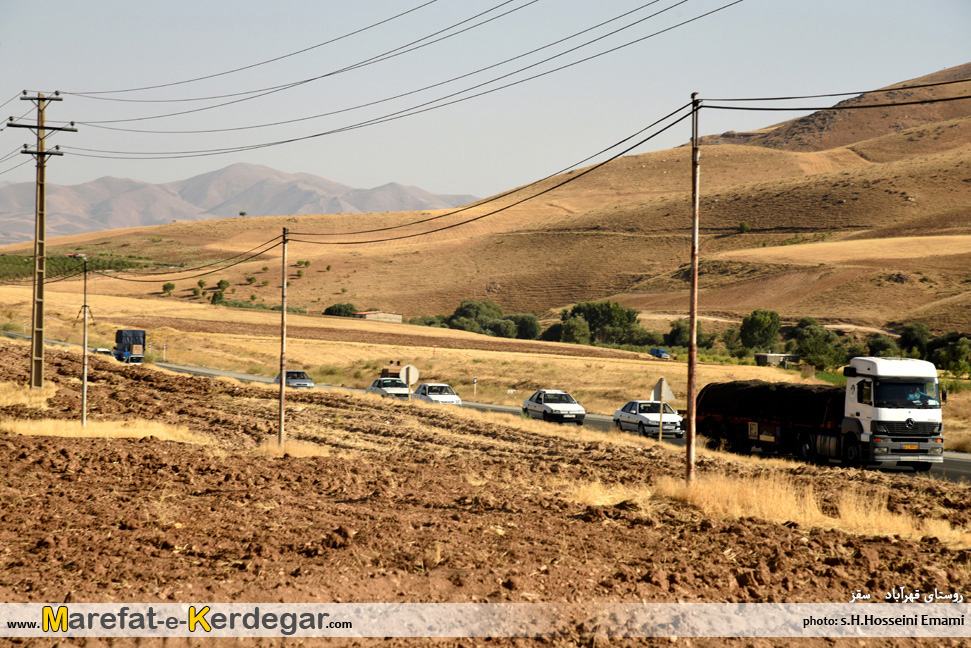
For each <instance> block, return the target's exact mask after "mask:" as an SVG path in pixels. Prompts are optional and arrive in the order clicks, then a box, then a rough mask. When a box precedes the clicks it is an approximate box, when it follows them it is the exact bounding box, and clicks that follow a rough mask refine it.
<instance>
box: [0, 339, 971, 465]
mask: <svg viewBox="0 0 971 648" xmlns="http://www.w3.org/2000/svg"><path fill="white" fill-rule="evenodd" d="M2 333H3V334H4V335H6V336H7V337H12V338H20V339H30V336H29V335H23V334H20V333H12V332H9V331H2ZM47 342H48V343H51V344H59V345H61V346H76V345H73V344H70V343H66V342H60V341H57V340H47ZM156 366H157V367H161V368H163V369H168V370H169V371H176V372H179V373H187V374H192V375H195V376H225V377H228V378H235V379H237V380H240V381H243V382H262V383H268V384H272V383H273V379H272V378H268V377H266V376H258V375H256V374H248V373H241V372H237V371H224V370H222V369H211V368H209V367H188V366H183V365H174V364H168V363H163V362H159V363H156ZM317 388H318V389H339V390H342V391H348V392H353V393H358V394H361V393H364V390H363V389H352V388H348V387H335V386H331V385H317ZM462 406H463V407H469V408H472V409H477V410H480V411H485V412H502V413H506V414H509V415H511V416H517V417H518V416H519V415H520V414H521V413H522V409H521V408H519V407H513V406H510V405H493V404H491V403H475V402H471V401H463V402H462ZM583 424H584V425H585V426H587V427H592V428H595V429H597V430H610V429H612V428H613V420H612V419H611V417H609V416H603V415H602V414H587V417H586V419H585V420H584V423H583ZM664 443H670V444H672V445H676V446H680V447H684V445H685V440H684V439H683V438H682V439H675V438H671V439H667V438H665V439H664ZM867 470H882V471H885V472H894V473H911V474H914V470H913V469H912V468H897V467H896V466H894V467H886V468H867ZM928 474H930V475H931V476H932V477H936V478H938V479H944V480H948V481H952V482H959V481H962V480H964V481H968V482H971V455H967V454H965V453H962V452H945V453H944V462H943V463H940V464H936V465H935V466H934V467H933V468H931V471H930V473H928Z"/></svg>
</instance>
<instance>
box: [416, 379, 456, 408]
mask: <svg viewBox="0 0 971 648" xmlns="http://www.w3.org/2000/svg"><path fill="white" fill-rule="evenodd" d="M411 397H412V398H414V399H415V400H420V401H425V402H427V403H439V404H441V405H461V404H462V399H461V398H459V395H458V394H456V393H455V390H453V389H452V388H451V387H450V386H449V385H446V384H445V383H422V384H420V385H418V388H417V389H415V392H414V393H413V394H412V395H411Z"/></svg>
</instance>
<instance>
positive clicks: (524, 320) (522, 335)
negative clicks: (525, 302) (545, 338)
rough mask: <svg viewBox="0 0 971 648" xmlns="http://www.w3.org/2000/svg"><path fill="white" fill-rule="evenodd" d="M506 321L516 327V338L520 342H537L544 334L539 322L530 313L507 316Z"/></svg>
mask: <svg viewBox="0 0 971 648" xmlns="http://www.w3.org/2000/svg"><path fill="white" fill-rule="evenodd" d="M506 319H507V320H510V321H512V322H513V323H514V324H515V325H516V337H517V338H519V339H520V340H535V339H536V338H538V337H539V334H540V333H542V332H543V327H542V326H540V325H539V320H538V319H536V316H535V315H532V314H530V313H525V314H517V315H506Z"/></svg>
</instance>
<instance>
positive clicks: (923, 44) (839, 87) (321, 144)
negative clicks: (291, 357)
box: [0, 0, 971, 196]
mask: <svg viewBox="0 0 971 648" xmlns="http://www.w3.org/2000/svg"><path fill="white" fill-rule="evenodd" d="M730 2H731V0H683V1H682V0H658V1H657V2H654V3H648V2H646V1H645V0H510V1H508V2H503V0H489V1H483V0H434V1H432V2H430V3H429V2H428V0H393V1H392V0H361V1H356V2H350V1H346V2H333V1H326V0H275V1H274V2H252V1H250V0H232V1H229V0H193V1H189V0H164V1H163V2H152V3H147V2H132V1H131V0H86V1H85V2H78V1H77V0H48V1H47V2H44V3H42V4H40V5H38V4H37V3H32V2H24V1H18V2H15V1H14V0H0V10H2V11H0V60H2V61H3V63H4V65H3V71H2V73H0V104H4V102H7V103H6V104H5V105H3V107H2V108H0V114H2V115H3V116H4V117H6V116H10V115H12V116H15V117H20V116H22V115H25V113H26V116H25V120H29V121H33V120H34V119H35V113H34V112H33V104H32V103H29V102H27V101H21V100H19V99H15V98H14V97H15V96H16V95H17V94H18V93H19V92H21V91H22V90H24V89H27V90H29V91H31V93H36V92H38V91H41V92H45V93H50V92H53V91H55V90H59V91H61V92H62V93H76V94H64V95H63V98H64V100H63V101H61V102H58V103H51V104H50V108H49V109H48V112H47V120H48V123H51V124H55V123H60V122H64V121H69V120H73V121H76V122H79V123H78V126H77V128H78V131H79V132H78V133H73V134H72V133H61V134H57V135H55V136H52V137H51V138H50V139H49V141H48V144H49V146H53V145H55V144H60V145H62V146H64V147H72V148H65V153H66V155H65V156H64V157H59V158H53V159H52V160H51V162H50V164H49V166H48V176H47V180H48V182H49V183H52V184H62V185H63V184H67V185H70V184H78V183H82V182H87V181H90V180H94V179H97V178H100V177H102V176H114V177H121V178H133V179H137V180H144V181H147V182H168V181H173V180H181V179H185V178H188V177H191V176H193V175H198V174H200V173H205V172H208V171H214V170H217V169H220V168H223V167H225V166H228V165H230V164H233V163H236V162H249V163H253V164H262V165H266V166H269V167H273V168H275V169H279V170H281V171H286V172H290V173H297V172H306V173H311V174H315V175H319V176H322V177H325V178H328V179H330V180H334V181H337V182H342V183H345V184H348V185H351V186H354V187H362V188H370V187H376V186H379V185H382V184H385V183H387V182H399V183H402V184H408V185H416V186H419V187H422V188H424V189H427V190H429V191H434V192H437V193H454V194H474V195H477V196H487V195H490V194H493V193H496V192H499V191H502V190H505V189H509V188H511V187H513V186H517V185H521V184H525V183H528V182H531V181H533V180H535V179H538V178H541V177H543V176H546V175H548V174H550V173H553V172H556V171H558V170H560V169H563V168H564V167H567V166H570V165H572V164H574V163H575V162H578V161H580V160H582V159H584V158H586V157H588V156H589V155H591V154H593V153H595V152H596V151H599V150H601V149H603V148H605V147H607V146H608V145H611V144H613V143H615V142H617V141H618V140H620V139H622V138H624V137H626V136H628V135H630V134H631V133H634V132H635V131H637V130H639V129H641V128H643V127H644V126H646V125H647V124H649V123H651V122H653V121H654V120H655V119H658V118H659V117H661V116H662V115H664V114H666V113H668V112H670V111H672V110H674V109H676V108H677V107H679V106H681V105H682V104H685V103H687V102H688V101H689V100H690V94H691V92H693V91H697V92H699V93H700V96H701V97H703V98H704V97H743V96H779V95H793V94H816V93H829V92H843V91H847V92H850V91H864V90H869V89H874V88H878V87H881V86H885V85H889V84H892V83H896V82H898V81H904V80H907V79H911V78H915V77H919V76H922V75H925V74H929V73H931V72H936V71H938V70H941V69H943V68H947V67H953V66H955V65H959V64H962V63H966V62H968V61H969V60H971V48H969V46H968V44H969V42H971V40H969V36H968V35H969V34H971V2H969V1H968V0H923V1H922V2H913V0H910V1H906V2H904V1H902V0H882V1H876V0H868V1H867V0H801V1H799V2H797V1H795V0H743V1H742V2H740V3H738V4H735V5H733V6H730V7H727V8H726V9H724V10H722V11H719V12H717V13H714V14H712V15H709V16H707V17H704V18H701V19H699V20H696V21H694V22H691V23H689V24H686V25H683V26H680V27H676V28H674V29H671V30H670V31H666V32H664V33H661V34H659V35H657V36H653V37H649V38H645V37H648V36H650V35H651V34H653V33H655V32H658V31H661V30H665V29H667V28H670V27H672V26H674V25H676V24H678V23H681V22H684V21H687V20H690V19H692V18H695V17H697V16H700V15H701V14H704V13H706V12H709V11H712V10H715V9H717V8H719V7H722V6H724V5H726V4H729V3H730ZM426 3H427V4H426ZM422 5H425V6H422ZM645 5H648V6H645ZM640 7H643V8H641V9H639V10H638V8H640ZM411 9H414V11H412V12H410V13H408V14H407V15H404V16H401V17H398V18H395V19H393V20H389V21H388V22H385V23H384V24H382V25H379V26H374V27H371V28H370V29H365V28H368V27H369V26H372V25H374V24H375V23H378V22H380V21H383V20H386V19H389V18H392V17H393V16H395V15H397V14H400V13H402V12H407V11H408V10H411ZM662 10H663V12H662V13H660V14H659V15H657V16H654V17H650V18H648V17H649V16H650V15H651V14H654V13H656V12H659V11H662ZM483 12H485V13H483ZM505 12H511V13H508V15H505V16H501V17H500V15H501V14H503V13H505ZM625 12H632V13H630V14H629V15H628V16H627V17H625V18H621V19H619V20H616V21H614V22H610V23H609V24H607V25H604V26H602V27H599V28H596V29H593V30H591V31H588V32H586V33H584V34H582V35H580V36H577V37H575V38H570V39H568V40H564V41H563V42H562V43H560V44H557V45H552V46H550V47H547V48H545V49H542V50H540V51H538V52H535V53H532V54H527V53H528V52H530V51H531V50H534V49H537V48H542V47H544V46H547V45H550V44H552V43H554V42H556V41H558V40H560V39H565V38H567V37H569V36H572V35H574V34H576V33H577V32H580V31H582V30H585V29H588V28H591V27H594V26H595V25H597V24H599V23H601V22H604V21H607V20H611V19H613V18H616V17H618V16H620V15H622V14H624V13H625ZM477 14H482V15H481V16H480V17H479V18H473V17H474V16H476V15H477ZM490 18H495V20H492V21H491V22H488V23H486V24H482V25H480V26H475V27H473V28H472V29H469V30H468V31H466V32H464V33H458V34H455V32H457V31H458V30H459V29H463V28H466V27H472V26H474V25H477V24H478V23H480V22H483V21H485V20H487V19H490ZM644 18H647V19H646V20H643V22H640V23H638V24H636V25H633V26H631V27H629V28H627V29H624V30H623V31H620V32H619V33H617V34H614V35H610V36H606V37H605V38H602V39H601V40H597V41H596V42H594V43H591V44H589V45H586V46H583V47H579V49H576V50H575V51H573V52H571V53H566V54H563V53H564V52H566V51H567V50H569V49H571V48H576V47H578V46H581V45H583V44H584V43H587V42H588V41H590V40H592V39H595V38H598V37H601V36H604V35H606V34H608V32H610V31H613V30H616V29H618V28H620V27H623V26H626V25H630V24H631V23H633V22H635V21H638V20H641V19H644ZM459 23H461V25H459V26H456V27H453V26H455V25H458V24H459ZM450 27H451V28H452V29H449V28H450ZM362 29H363V30H364V31H361V32H360V33H357V34H352V33H353V32H356V31H358V30H362ZM442 30H446V31H442ZM436 32H441V33H440V34H439V35H438V36H431V35H432V34H434V33H436ZM449 34H455V35H453V36H452V37H450V38H447V39H445V40H441V41H440V42H430V41H432V40H434V39H438V38H441V37H442V36H446V35H449ZM342 36H346V37H345V38H341V39H340V40H337V41H336V42H332V43H330V44H322V43H325V42H326V41H329V40H332V39H336V38H340V37H342ZM429 37H430V38H429ZM421 39H424V40H421ZM638 39H643V40H640V42H637V43H634V44H632V45H629V46H627V47H623V48H622V49H618V50H617V51H614V52H612V53H607V54H604V55H603V56H600V57H598V58H595V59H593V60H590V61H587V62H584V63H580V64H578V65H574V66H572V67H569V68H567V69H564V70H561V71H558V72H554V73H551V74H547V75H545V76H542V77H541V78H537V79H534V80H529V81H525V82H523V83H519V84H517V85H514V86H512V87H509V88H506V89H501V90H497V91H495V92H492V93H489V94H486V95H484V96H480V97H476V98H471V99H469V100H466V101H461V102H459V103H454V104H452V105H447V106H444V107H441V108H439V109H434V110H430V111H427V112H422V113H420V114H417V115H415V116H411V117H404V118H401V119H395V120H393V121H388V122H386V123H378V124H376V125H371V126H366V127H363V128H354V129H350V130H343V131H342V132H337V133H333V134H329V135H321V136H318V137H312V138H310V139H303V140H301V141H296V142H291V143H286V144H279V145H273V146H266V147H263V148H258V149H255V150H247V151H241V152H232V153H228V154H218V155H207V156H202V157H186V158H180V159H163V160H157V159H156V160H153V159H101V158H97V157H82V156H81V155H79V154H82V153H84V154H89V155H99V156H102V155H108V156H118V155H120V156H129V152H134V153H148V154H152V155H157V154H161V153H167V152H189V153H190V154H192V152H198V151H206V150H211V149H220V148H232V147H240V146H251V145H261V144H267V143H272V142H279V141H283V140H291V139H297V138H305V137H307V136H309V135H316V134H319V133H326V132H328V131H333V130H339V129H346V128H347V127H349V126H354V125H358V124H361V123H362V122H367V121H368V120H372V119H380V118H382V117H385V116H388V115H393V114H395V113H399V111H408V110H409V109H412V108H413V107H416V106H420V105H425V107H429V106H434V105H438V104H437V103H435V102H436V101H437V102H438V103H441V102H442V101H443V100H442V98H443V97H446V96H448V95H453V96H452V97H451V98H450V99H446V100H444V101H454V100H455V99H460V98H463V97H467V96H469V95H471V94H475V93H479V92H482V91H484V90H489V89H493V88H496V87H498V86H500V85H505V84H509V83H510V82H514V81H519V80H521V79H525V78H526V77H529V76H533V75H536V74H537V73H541V72H545V71H548V70H552V69H554V68H556V67H559V66H562V65H564V64H568V63H572V62H574V61H578V60H580V59H583V58H585V57H589V56H591V55H594V54H598V53H601V52H605V51H607V50H610V49H613V48H616V47H619V46H622V45H625V44H627V43H631V42H632V41H636V40H638ZM416 41H418V42H416ZM412 43H414V44H412ZM317 45H319V47H314V46H317ZM416 45H425V46H423V47H420V48H419V49H415V50H414V51H407V50H408V49H410V48H414V47H415V46H416ZM307 48H312V49H308V50H307V51H305V52H303V53H299V54H294V53H295V52H297V51H298V50H304V49H307ZM389 53H394V54H397V55H396V56H393V57H391V58H387V59H386V60H383V59H382V58H379V59H378V60H374V59H375V57H382V56H383V55H385V56H386V55H387V54H389ZM288 54H293V55H292V56H286V55H288ZM521 55H525V56H521ZM558 55H559V56H558ZM284 56H285V58H281V59H280V60H277V61H274V62H269V63H266V64H265V65H257V66H256V67H251V68H250V69H247V70H243V71H238V72H234V73H232V74H223V75H220V76H215V77H213V78H209V79H204V80H201V81H196V82H192V83H184V84H178V85H169V86H167V87H162V88H157V89H154V90H144V91H138V92H125V93H110V94H98V95H94V94H92V95H90V96H79V94H80V93H95V92H105V91H115V90H126V89H132V88H141V87H145V86H154V85H161V84H173V83H177V82H181V81H186V80H190V79H194V78H197V77H203V76H209V75H217V74H219V73H223V72H227V71H229V70H234V69H236V68H241V67H245V66H253V65H255V64H259V63H262V62H264V61H268V60H270V59H275V58H278V57H284ZM520 56H521V58H517V59H516V60H514V61H511V62H508V63H503V61H505V60H506V59H510V58H513V57H520ZM554 56H556V58H553V59H552V60H550V61H547V62H541V61H543V60H544V59H546V58H550V57H554ZM368 61H371V62H370V64H367V65H364V66H358V64H360V63H363V62H368ZM530 65H532V66H534V67H531V68H529V69H528V70H524V71H519V72H517V70H519V69H520V68H523V67H525V66H530ZM348 66H356V67H354V68H353V69H349V70H344V68H347V67H348ZM488 66H494V67H491V68H490V69H487V70H484V71H481V72H477V71H478V70H480V69H482V68H486V67H488ZM341 70H344V71H342V72H341ZM336 72H340V73H336ZM335 73H336V74H335ZM323 75H326V76H323ZM463 75H468V76H464V78H461V79H458V80H454V81H450V80H451V79H454V78H455V77H460V76H463ZM505 75H508V76H505ZM321 76H323V78H319V79H317V80H313V81H307V80H309V79H312V78H315V77H321ZM500 76H505V78H504V79H502V80H496V79H497V77H500ZM300 81H307V82H306V83H300V84H299V85H296V86H295V87H292V88H289V89H282V90H280V91H277V92H272V93H270V94H267V95H266V96H262V97H257V98H250V97H253V95H252V94H248V95H239V94H238V93H245V92H252V91H255V90H261V89H263V90H265V89H269V88H275V87H278V86H282V85H287V84H292V83H295V82H300ZM435 84H440V85H437V86H436V87H434V88H430V89H425V90H422V89H423V88H426V87H428V86H432V85H435ZM480 84H485V85H481V87H479V88H478V89H476V90H470V88H471V87H472V86H480ZM405 93H411V94H407V96H403V97H399V98H396V99H393V97H395V96H397V95H402V94H405ZM456 93H458V94H456ZM221 95H236V96H231V97H224V98H221V99H205V100H202V101H178V102H173V101H171V100H185V99H198V98H200V97H203V98H204V97H216V96H221ZM10 99H13V100H12V101H8V100H10ZM118 99H124V100H125V101H117V100H118ZM244 99H245V100H244ZM134 100H137V101H134ZM145 100H150V101H145ZM158 100H167V101H166V102H164V103H163V102H159V101H158ZM835 101H838V99H834V100H832V102H828V103H835ZM227 102H233V103H231V104H230V105H225V106H221V107H216V108H211V109H206V108H208V107H210V106H214V105H216V104H220V103H227ZM429 102H432V103H429ZM364 104H372V105H369V106H364V107H362V105H364ZM184 111H194V112H191V113H190V114H186V115H181V116H170V117H165V118H152V119H143V118H145V117H156V116H159V115H168V114H171V113H175V112H184ZM325 113H333V114H330V115H327V116H321V117H314V116H316V115H322V114H325ZM798 114H799V113H743V112H726V111H707V112H703V113H702V115H701V130H702V133H703V134H709V133H720V132H724V131H726V130H749V129H754V128H758V127H762V126H766V125H770V124H773V123H776V122H779V121H784V120H786V119H790V118H792V117H794V116H796V115H798ZM308 117H314V118H312V119H306V118H308ZM122 120H125V121H122ZM133 120H134V121H133ZM292 120H300V121H294V122H293V123H289V124H281V125H276V126H263V127H259V128H246V127H251V126H261V125H266V124H270V123H274V122H283V121H292ZM96 122H102V123H100V124H98V123H96ZM118 128H125V129H134V130H138V131H165V132H161V133H145V132H125V131H119V130H110V129H118ZM230 128H231V129H237V130H230V131H227V132H216V133H213V132H207V133H186V134H176V133H173V132H172V131H212V130H217V129H230ZM689 128H690V126H689V124H688V122H683V123H682V124H680V125H678V126H677V127H675V128H674V129H672V131H670V132H668V133H666V134H664V135H663V136H661V137H658V138H657V139H655V140H652V141H651V142H649V143H647V144H646V145H645V146H644V147H643V148H642V149H639V150H638V151H635V152H646V151H650V150H657V149H663V148H669V147H672V146H677V145H680V144H682V143H684V142H686V141H687V140H688V138H689V135H690V132H689ZM32 138H33V135H32V133H31V132H30V131H28V130H24V129H15V128H5V129H3V130H0V159H3V158H4V157H5V156H7V155H8V154H10V153H12V152H13V151H15V150H16V149H18V148H20V147H21V146H22V145H23V144H25V143H29V144H30V145H31V147H33V145H34V141H33V139H32ZM79 149H87V150H79ZM97 151H109V152H111V153H102V152H97ZM115 152H117V153H115ZM25 161H27V162H28V164H23V163H24V162H25ZM21 164H23V166H19V167H18V168H14V167H17V165H21ZM11 169H12V170H11ZM34 173H35V172H34V167H33V162H32V159H31V158H28V156H25V155H14V156H13V157H11V158H9V159H7V160H6V161H3V162H0V182H4V181H6V182H33V180H34Z"/></svg>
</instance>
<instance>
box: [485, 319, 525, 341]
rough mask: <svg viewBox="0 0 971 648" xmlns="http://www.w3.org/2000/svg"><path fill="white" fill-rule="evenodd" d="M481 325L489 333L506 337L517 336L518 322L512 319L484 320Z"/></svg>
mask: <svg viewBox="0 0 971 648" xmlns="http://www.w3.org/2000/svg"><path fill="white" fill-rule="evenodd" d="M477 321H478V320H477ZM480 326H481V327H482V328H483V329H484V330H485V332H486V333H488V334H489V335H494V336H496V337H504V338H514V337H516V323H515V322H513V321H512V320H510V319H490V320H484V321H482V322H481V323H480Z"/></svg>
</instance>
